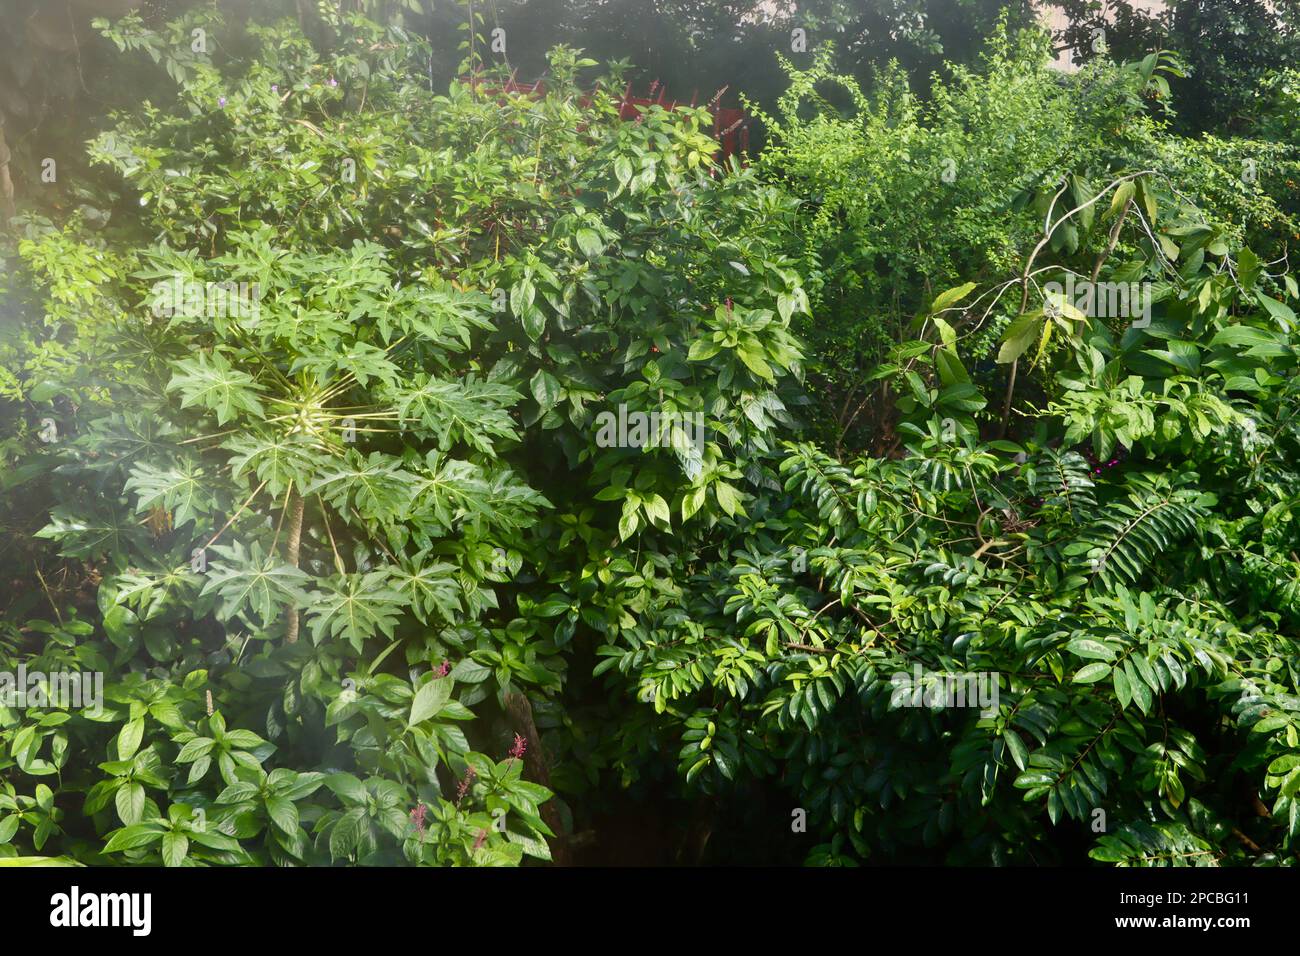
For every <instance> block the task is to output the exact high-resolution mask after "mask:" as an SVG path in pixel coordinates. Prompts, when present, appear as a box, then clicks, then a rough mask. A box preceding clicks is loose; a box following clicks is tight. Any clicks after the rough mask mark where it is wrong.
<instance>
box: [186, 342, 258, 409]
mask: <svg viewBox="0 0 1300 956" xmlns="http://www.w3.org/2000/svg"><path fill="white" fill-rule="evenodd" d="M175 367H176V370H177V371H176V373H175V374H174V375H173V376H172V379H171V381H170V382H168V383H167V391H169V392H176V391H179V392H180V393H181V408H189V407H190V406H191V405H202V406H203V407H204V408H209V409H212V410H213V411H215V412H216V413H217V424H218V425H224V424H226V422H228V421H230V420H231V419H232V418H234V417H235V415H236V414H238V413H239V412H248V413H250V414H252V415H256V416H257V417H258V418H264V417H265V416H266V413H265V411H264V410H263V409H262V403H261V402H260V401H259V400H258V397H257V393H258V391H260V390H261V386H259V385H258V384H257V382H256V381H254V380H253V377H252V376H251V375H249V374H248V373H246V372H241V371H240V370H239V369H236V368H233V367H232V366H231V364H230V362H229V360H228V359H227V358H226V357H225V356H224V355H222V354H221V353H220V352H215V351H214V352H213V353H212V354H211V355H208V354H206V353H204V352H200V353H199V354H198V355H197V356H195V357H194V358H192V359H181V360H180V361H179V362H177V363H175Z"/></svg>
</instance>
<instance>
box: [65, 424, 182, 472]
mask: <svg viewBox="0 0 1300 956" xmlns="http://www.w3.org/2000/svg"><path fill="white" fill-rule="evenodd" d="M176 434H177V429H176V426H174V425H172V424H171V423H170V422H168V421H167V420H166V419H165V418H162V417H160V416H158V415H150V414H147V413H145V412H139V411H132V412H124V413H116V412H115V413H114V414H112V415H108V416H107V417H104V418H97V419H95V420H94V421H92V422H91V423H90V424H89V425H87V426H86V430H85V432H84V433H83V434H81V435H78V436H77V439H76V440H75V441H74V442H73V447H74V449H76V451H77V452H78V457H79V458H80V459H81V464H82V467H84V468H86V469H87V470H89V471H107V470H109V469H112V468H116V467H118V466H119V465H123V464H125V463H127V462H129V461H132V460H134V459H137V458H144V457H149V458H163V457H165V456H167V455H169V454H171V453H173V452H174V451H175V445H174V444H173V442H172V441H171V440H170V439H171V438H172V437H173V436H174V435H176ZM87 452H89V453H91V454H93V457H91V455H88V454H86V453H87Z"/></svg>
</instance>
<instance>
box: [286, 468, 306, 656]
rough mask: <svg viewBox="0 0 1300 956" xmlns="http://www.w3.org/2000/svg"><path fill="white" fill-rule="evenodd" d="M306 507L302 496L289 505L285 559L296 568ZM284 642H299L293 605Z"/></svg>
mask: <svg viewBox="0 0 1300 956" xmlns="http://www.w3.org/2000/svg"><path fill="white" fill-rule="evenodd" d="M290 494H293V493H292V492H290ZM305 505H306V502H305V501H304V500H303V497H302V495H293V499H292V501H291V502H290V503H289V507H290V508H292V509H293V510H292V511H290V512H289V545H288V548H287V551H288V553H287V554H286V556H285V559H286V560H287V561H288V562H289V563H290V564H291V565H293V566H294V567H295V568H296V567H297V566H298V547H299V545H301V544H302V513H303V510H304V507H305ZM284 640H285V643H287V644H296V643H297V642H298V609H297V608H296V607H294V606H293V605H290V606H289V625H288V627H286V628H285V631H284Z"/></svg>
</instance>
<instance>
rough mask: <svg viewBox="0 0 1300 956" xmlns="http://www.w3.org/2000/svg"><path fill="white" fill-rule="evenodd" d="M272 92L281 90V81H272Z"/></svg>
mask: <svg viewBox="0 0 1300 956" xmlns="http://www.w3.org/2000/svg"><path fill="white" fill-rule="evenodd" d="M271 92H272V93H279V92H280V84H279V83H272V84H271Z"/></svg>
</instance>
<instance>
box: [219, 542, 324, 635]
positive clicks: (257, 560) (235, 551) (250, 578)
mask: <svg viewBox="0 0 1300 956" xmlns="http://www.w3.org/2000/svg"><path fill="white" fill-rule="evenodd" d="M211 550H212V551H213V552H214V553H215V554H217V555H218V556H219V557H220V559H221V560H218V561H209V562H208V569H207V571H206V574H207V577H208V580H207V583H206V584H204V585H203V590H202V591H201V592H200V593H201V594H208V593H210V592H213V591H215V592H216V593H217V595H218V597H219V598H220V600H221V603H220V605H219V607H218V609H217V616H218V617H220V618H222V619H223V620H230V619H231V618H233V617H234V616H235V615H237V614H239V613H241V612H243V611H251V612H252V613H253V614H256V615H257V616H258V617H259V618H260V619H261V621H262V623H263V624H264V625H265V624H270V623H271V621H273V620H274V619H275V616H276V614H277V611H278V608H279V606H280V605H283V604H294V605H295V606H302V604H303V603H305V601H306V600H307V594H306V592H305V591H304V590H303V588H304V586H305V585H306V584H307V583H308V581H309V580H310V579H309V578H308V576H307V575H306V574H305V573H304V572H303V571H301V570H299V569H298V568H295V567H293V566H292V565H289V564H284V563H282V562H280V561H279V560H278V559H277V558H276V556H275V555H273V554H266V553H265V552H264V551H263V550H262V546H261V544H259V543H258V542H256V541H254V542H253V544H252V546H251V547H250V548H248V549H245V548H244V546H243V545H242V544H241V543H239V542H234V543H233V544H230V545H214V546H213V547H212V549H211Z"/></svg>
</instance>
